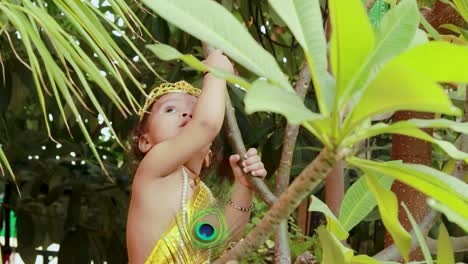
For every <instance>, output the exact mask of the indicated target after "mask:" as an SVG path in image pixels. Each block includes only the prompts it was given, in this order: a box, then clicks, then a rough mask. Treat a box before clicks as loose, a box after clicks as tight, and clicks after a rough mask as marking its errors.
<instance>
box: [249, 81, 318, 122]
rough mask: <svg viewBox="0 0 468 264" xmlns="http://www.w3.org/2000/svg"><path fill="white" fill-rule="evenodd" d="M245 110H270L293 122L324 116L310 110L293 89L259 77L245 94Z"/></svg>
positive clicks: (252, 111) (250, 111)
mask: <svg viewBox="0 0 468 264" xmlns="http://www.w3.org/2000/svg"><path fill="white" fill-rule="evenodd" d="M245 111H246V112H247V113H249V114H250V113H254V112H258V111H268V112H274V113H278V114H281V115H283V116H285V117H286V118H287V119H288V121H289V122H290V123H292V124H300V123H302V122H304V121H307V120H315V119H319V118H322V116H321V115H319V114H316V113H314V112H312V111H310V110H309V109H308V108H307V107H306V106H305V105H304V103H303V102H302V100H301V99H300V98H299V96H297V95H296V93H294V92H293V91H289V90H284V89H281V88H279V87H278V86H276V85H273V84H270V83H268V82H267V81H265V80H262V79H258V80H256V81H255V82H254V83H252V87H251V88H250V90H249V91H248V93H247V95H246V96H245Z"/></svg>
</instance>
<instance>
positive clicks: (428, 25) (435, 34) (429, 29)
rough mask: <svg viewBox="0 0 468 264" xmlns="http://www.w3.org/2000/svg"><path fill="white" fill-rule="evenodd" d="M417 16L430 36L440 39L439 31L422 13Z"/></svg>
mask: <svg viewBox="0 0 468 264" xmlns="http://www.w3.org/2000/svg"><path fill="white" fill-rule="evenodd" d="M419 17H420V18H421V24H422V25H423V26H424V28H425V29H426V31H427V32H428V33H429V34H430V35H431V36H432V38H433V39H435V40H440V39H441V37H440V34H439V32H437V30H436V29H435V28H434V27H433V26H432V25H431V23H429V21H427V19H426V17H424V15H423V14H422V13H421V14H420V15H419Z"/></svg>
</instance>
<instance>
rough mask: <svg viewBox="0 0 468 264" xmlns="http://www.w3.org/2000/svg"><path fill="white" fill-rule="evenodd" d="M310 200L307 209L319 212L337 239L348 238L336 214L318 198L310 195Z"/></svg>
mask: <svg viewBox="0 0 468 264" xmlns="http://www.w3.org/2000/svg"><path fill="white" fill-rule="evenodd" d="M310 198H311V199H312V202H311V204H310V206H309V211H311V212H321V213H323V214H324V215H325V217H326V218H327V230H328V231H329V232H331V233H332V234H333V235H335V236H336V238H338V239H339V240H345V239H346V238H348V236H349V234H348V232H346V230H345V229H344V228H343V226H342V225H341V224H340V222H339V221H338V219H336V216H335V215H334V214H333V213H332V211H330V208H328V206H327V205H326V204H325V203H323V202H322V201H321V200H320V199H319V198H317V197H315V196H314V195H312V196H311V197H310Z"/></svg>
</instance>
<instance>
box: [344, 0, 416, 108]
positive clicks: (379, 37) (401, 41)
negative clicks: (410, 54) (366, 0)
mask: <svg viewBox="0 0 468 264" xmlns="http://www.w3.org/2000/svg"><path fill="white" fill-rule="evenodd" d="M418 12H419V11H418V5H417V4H416V2H415V1H414V0H404V1H401V2H400V3H399V4H398V5H397V6H396V7H395V8H392V9H391V10H390V11H388V12H387V14H386V15H385V16H384V17H383V18H382V21H381V22H380V24H379V26H378V27H377V29H376V32H375V34H376V35H375V36H376V43H375V47H374V49H373V50H372V52H370V53H369V56H368V57H367V58H366V60H365V62H364V63H363V64H362V66H361V67H360V70H359V71H358V72H357V73H356V75H354V76H353V77H352V80H351V81H350V83H349V85H348V86H349V88H347V89H349V94H348V95H349V96H353V95H354V93H355V92H357V91H360V90H362V89H363V88H364V87H365V83H366V82H367V81H368V80H369V79H372V78H373V77H374V74H372V73H373V72H375V71H376V69H379V68H380V67H381V66H382V65H383V64H385V63H386V62H388V61H389V60H391V59H392V58H393V57H395V56H397V55H398V54H400V53H401V52H403V51H404V50H406V49H407V48H408V47H409V46H410V43H411V41H412V40H413V38H414V36H415V33H416V29H417V27H418V24H419V18H418ZM347 101H348V96H343V97H342V98H341V103H340V105H342V104H343V103H346V102H347Z"/></svg>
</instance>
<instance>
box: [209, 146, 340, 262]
mask: <svg viewBox="0 0 468 264" xmlns="http://www.w3.org/2000/svg"><path fill="white" fill-rule="evenodd" d="M343 154H344V153H339V154H337V153H335V152H334V151H330V150H328V149H326V148H324V149H322V151H321V152H320V154H319V155H318V156H317V157H316V158H315V159H314V160H313V161H312V162H311V163H310V164H309V165H307V167H306V168H305V169H304V170H303V171H302V172H301V174H300V175H299V176H298V177H296V179H295V180H294V181H293V182H292V183H291V185H290V186H289V187H288V189H286V191H285V192H284V193H283V194H282V195H281V196H280V197H279V198H278V201H277V202H276V203H274V204H273V206H272V207H271V208H270V210H269V211H268V212H267V213H266V215H265V216H264V217H263V218H262V220H261V221H260V223H259V224H257V225H256V227H255V228H254V229H253V230H252V231H251V232H250V233H249V234H248V235H247V236H246V237H245V238H244V239H243V240H241V241H239V243H237V244H236V245H235V246H234V248H232V249H231V250H229V251H227V252H226V253H225V254H224V255H223V256H222V257H221V258H220V259H219V260H217V261H216V262H215V263H226V262H227V261H228V260H232V259H240V258H241V257H242V256H245V254H247V253H248V252H250V251H252V250H254V249H255V248H257V247H258V245H260V244H262V243H263V242H264V241H265V240H266V239H267V238H268V237H269V236H270V235H271V234H272V233H273V232H274V230H275V228H276V227H277V226H278V225H279V223H280V222H281V221H282V220H284V219H287V218H288V216H289V215H290V214H291V212H292V211H294V209H296V208H297V206H298V205H299V204H300V203H301V201H302V200H303V199H304V198H306V197H307V196H308V195H309V194H310V192H311V191H312V190H313V189H314V188H315V187H317V185H319V184H320V183H321V182H322V181H323V180H324V179H325V176H326V175H327V174H328V172H330V171H331V170H332V169H333V167H335V165H336V162H337V161H338V160H341V159H342V158H343Z"/></svg>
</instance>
